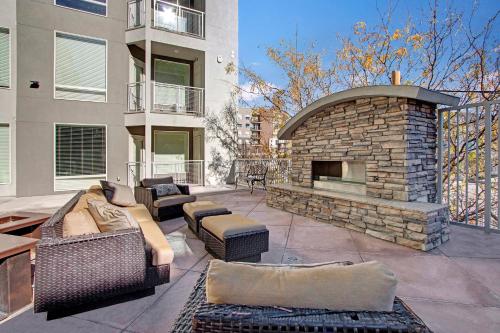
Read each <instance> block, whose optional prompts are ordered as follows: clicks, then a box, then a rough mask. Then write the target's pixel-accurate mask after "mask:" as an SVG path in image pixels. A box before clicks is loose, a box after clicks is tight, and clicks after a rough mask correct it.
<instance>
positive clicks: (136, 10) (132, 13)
mask: <svg viewBox="0 0 500 333" xmlns="http://www.w3.org/2000/svg"><path fill="white" fill-rule="evenodd" d="M145 22H146V2H145V1H144V0H129V1H128V9H127V28H128V29H133V28H139V27H143V26H144V25H145Z"/></svg>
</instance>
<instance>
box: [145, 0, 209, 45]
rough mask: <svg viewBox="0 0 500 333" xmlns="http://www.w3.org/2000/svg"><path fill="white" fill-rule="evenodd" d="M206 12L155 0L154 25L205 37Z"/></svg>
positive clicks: (162, 0)
mask: <svg viewBox="0 0 500 333" xmlns="http://www.w3.org/2000/svg"><path fill="white" fill-rule="evenodd" d="M204 24H205V13H204V12H202V11H199V10H196V9H192V8H188V7H183V6H179V5H176V4H173V3H170V2H167V1H164V0H154V15H153V26H154V27H156V28H160V29H166V30H169V31H174V32H178V33H183V34H188V35H191V36H195V37H199V38H204V37H205V28H204Z"/></svg>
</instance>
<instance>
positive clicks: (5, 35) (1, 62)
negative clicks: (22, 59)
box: [0, 28, 10, 88]
mask: <svg viewBox="0 0 500 333" xmlns="http://www.w3.org/2000/svg"><path fill="white" fill-rule="evenodd" d="M9 87H10V33H9V29H7V28H0V88H9Z"/></svg>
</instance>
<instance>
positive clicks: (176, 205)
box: [134, 177, 196, 221]
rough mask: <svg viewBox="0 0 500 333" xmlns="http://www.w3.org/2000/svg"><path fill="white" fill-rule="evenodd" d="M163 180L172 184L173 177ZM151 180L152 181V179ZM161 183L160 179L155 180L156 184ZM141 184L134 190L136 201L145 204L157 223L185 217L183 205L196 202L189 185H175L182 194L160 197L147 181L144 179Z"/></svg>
mask: <svg viewBox="0 0 500 333" xmlns="http://www.w3.org/2000/svg"><path fill="white" fill-rule="evenodd" d="M163 179H166V182H167V183H172V180H171V177H167V178H163ZM149 180H150V181H151V180H152V179H149ZM160 181H161V180H160V179H157V180H155V183H160ZM141 183H142V184H141V186H136V187H135V189H134V193H135V200H136V201H137V202H138V203H142V204H144V205H145V206H146V207H147V208H148V210H149V213H150V214H151V215H152V216H153V218H154V219H155V220H157V221H164V220H168V219H173V218H176V217H181V216H184V211H183V210H182V205H183V204H185V203H188V202H193V201H196V196H194V195H191V194H190V193H189V186H188V185H181V184H175V185H176V186H177V188H179V191H180V192H181V194H179V195H170V196H167V197H158V194H157V193H156V189H154V188H152V187H149V185H148V183H147V182H146V179H144V180H143V181H142V182H141ZM144 185H145V186H144Z"/></svg>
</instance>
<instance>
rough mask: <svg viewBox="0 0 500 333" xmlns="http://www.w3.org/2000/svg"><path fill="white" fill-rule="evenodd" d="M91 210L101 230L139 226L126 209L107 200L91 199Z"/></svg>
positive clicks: (89, 204)
mask: <svg viewBox="0 0 500 333" xmlns="http://www.w3.org/2000/svg"><path fill="white" fill-rule="evenodd" d="M88 206H89V211H90V214H91V215H92V217H93V218H94V220H95V223H96V224H97V227H98V228H99V230H100V231H101V232H106V231H116V230H122V229H130V228H139V224H138V223H137V221H136V220H135V219H134V218H133V217H132V215H131V214H130V213H129V212H128V211H127V210H126V208H121V207H117V206H115V205H112V204H110V203H108V202H106V201H101V200H89V201H88Z"/></svg>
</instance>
